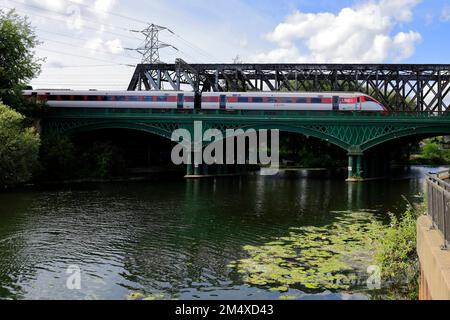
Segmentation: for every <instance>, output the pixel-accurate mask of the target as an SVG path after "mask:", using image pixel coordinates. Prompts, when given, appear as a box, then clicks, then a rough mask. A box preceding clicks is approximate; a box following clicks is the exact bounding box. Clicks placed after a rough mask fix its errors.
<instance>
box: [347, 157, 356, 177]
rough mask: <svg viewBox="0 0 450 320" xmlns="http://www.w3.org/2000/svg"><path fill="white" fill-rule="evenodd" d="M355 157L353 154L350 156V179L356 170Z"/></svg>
mask: <svg viewBox="0 0 450 320" xmlns="http://www.w3.org/2000/svg"><path fill="white" fill-rule="evenodd" d="M354 164H355V163H354V159H353V156H352V155H349V156H348V180H350V179H353V177H354V172H355V166H354Z"/></svg>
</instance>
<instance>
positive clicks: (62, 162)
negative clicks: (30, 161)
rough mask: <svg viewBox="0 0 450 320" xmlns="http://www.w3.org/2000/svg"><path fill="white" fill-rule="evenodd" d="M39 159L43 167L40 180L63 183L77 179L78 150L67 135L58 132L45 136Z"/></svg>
mask: <svg viewBox="0 0 450 320" xmlns="http://www.w3.org/2000/svg"><path fill="white" fill-rule="evenodd" d="M39 159H40V165H41V170H40V177H39V180H42V181H63V180H70V179H73V178H75V177H76V169H77V159H76V150H75V146H74V144H73V143H72V141H71V140H70V138H69V137H68V136H66V135H62V134H59V133H57V132H49V133H47V134H46V135H44V136H43V137H42V146H41V149H40V157H39Z"/></svg>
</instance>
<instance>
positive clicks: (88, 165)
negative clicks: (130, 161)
mask: <svg viewBox="0 0 450 320" xmlns="http://www.w3.org/2000/svg"><path fill="white" fill-rule="evenodd" d="M80 158H81V161H80V168H81V172H80V176H81V177H89V178H97V179H108V178H111V177H113V176H117V175H120V174H121V173H123V172H124V171H125V169H124V168H125V163H124V160H123V157H122V155H121V154H120V150H119V149H118V148H117V147H115V146H113V145H112V144H111V143H109V142H94V143H93V144H92V145H91V147H90V148H88V149H87V150H86V151H84V152H83V153H82V155H81V157H80Z"/></svg>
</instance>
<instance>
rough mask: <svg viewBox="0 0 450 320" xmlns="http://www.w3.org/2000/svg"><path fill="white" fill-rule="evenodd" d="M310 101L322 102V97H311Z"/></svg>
mask: <svg viewBox="0 0 450 320" xmlns="http://www.w3.org/2000/svg"><path fill="white" fill-rule="evenodd" d="M311 103H322V99H321V98H312V99H311Z"/></svg>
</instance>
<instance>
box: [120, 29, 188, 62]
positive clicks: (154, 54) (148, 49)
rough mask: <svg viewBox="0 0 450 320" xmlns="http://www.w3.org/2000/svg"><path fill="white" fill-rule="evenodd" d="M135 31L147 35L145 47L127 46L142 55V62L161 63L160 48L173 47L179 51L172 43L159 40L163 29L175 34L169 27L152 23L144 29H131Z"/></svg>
mask: <svg viewBox="0 0 450 320" xmlns="http://www.w3.org/2000/svg"><path fill="white" fill-rule="evenodd" d="M130 31H131V32H134V33H140V34H143V35H144V36H145V42H144V45H143V47H140V48H137V49H131V48H126V49H127V50H132V51H137V52H139V53H140V54H141V55H142V64H156V63H161V59H160V56H159V49H163V48H168V47H170V48H173V49H175V50H176V51H179V50H178V49H177V48H176V47H174V46H173V45H171V44H167V43H165V42H162V41H159V33H160V32H161V31H167V32H169V33H171V34H173V35H174V34H175V33H174V32H173V31H172V30H170V29H169V28H166V27H163V26H158V25H156V24H153V23H152V24H150V25H149V26H148V27H147V28H145V29H144V30H141V31H138V30H130Z"/></svg>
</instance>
